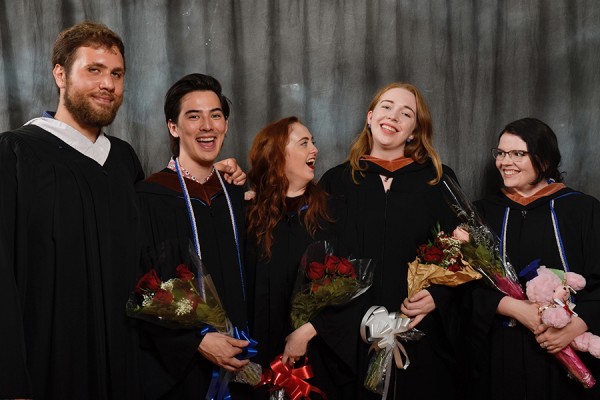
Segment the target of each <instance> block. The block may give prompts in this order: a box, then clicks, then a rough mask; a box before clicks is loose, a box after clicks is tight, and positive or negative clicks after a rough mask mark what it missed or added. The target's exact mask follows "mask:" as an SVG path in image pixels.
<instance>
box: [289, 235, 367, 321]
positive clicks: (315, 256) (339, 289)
mask: <svg viewBox="0 0 600 400" xmlns="http://www.w3.org/2000/svg"><path fill="white" fill-rule="evenodd" d="M374 265H375V263H374V262H373V260H371V259H347V258H344V257H339V256H336V255H334V249H333V247H332V246H331V245H330V244H329V243H328V242H327V241H318V242H314V243H312V244H310V245H309V246H308V247H307V249H306V251H305V252H304V255H303V256H302V259H301V261H300V266H299V268H298V278H297V280H296V288H295V290H294V292H295V294H294V296H293V297H292V303H291V310H290V318H291V322H292V326H293V328H294V329H297V328H299V327H300V326H302V325H304V324H305V323H307V322H308V321H310V320H311V318H313V317H314V316H315V315H317V314H318V313H319V311H321V310H323V309H324V308H325V307H328V306H340V305H343V304H346V303H348V302H349V301H350V300H352V299H354V298H356V297H358V296H360V295H361V294H363V293H364V292H366V291H367V290H368V289H369V288H370V287H371V284H372V283H373V268H374Z"/></svg>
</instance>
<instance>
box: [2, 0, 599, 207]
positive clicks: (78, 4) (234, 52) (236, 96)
mask: <svg viewBox="0 0 600 400" xmlns="http://www.w3.org/2000/svg"><path fill="white" fill-rule="evenodd" d="M84 19H90V20H94V21H98V22H102V23H104V24H106V25H108V26H109V27H110V28H111V29H113V30H114V31H116V32H117V33H119V34H120V35H121V36H122V37H123V39H124V41H125V45H126V59H127V74H126V93H125V101H124V103H123V106H122V107H121V110H120V112H119V115H118V116H117V119H116V120H115V122H114V123H113V124H112V126H110V127H109V128H108V131H109V132H110V133H111V134H113V135H115V136H118V137H121V138H123V139H125V140H127V141H129V142H130V143H131V144H132V145H133V146H134V148H135V149H136V151H137V152H138V154H139V156H140V159H141V160H142V164H143V166H144V168H145V170H146V173H151V172H154V171H156V170H158V169H160V168H162V167H163V166H164V165H165V163H166V162H167V159H168V156H169V152H168V131H167V128H166V124H165V121H164V117H163V112H162V109H163V98H164V94H165V92H166V90H167V89H168V87H169V86H170V85H171V84H172V83H174V82H175V81H176V80H177V79H179V78H180V77H181V76H183V75H184V74H187V73H191V72H201V73H207V74H210V75H213V76H215V77H216V78H217V79H219V80H220V81H221V83H222V85H223V87H224V91H225V94H226V95H227V96H228V97H229V98H230V99H231V102H232V114H231V119H230V124H229V127H230V131H229V135H228V137H227V139H226V142H225V146H224V149H223V151H222V156H223V157H226V156H232V157H236V158H237V159H238V161H239V162H240V163H241V164H242V165H243V166H244V167H247V164H248V162H247V154H248V150H249V148H250V145H251V143H252V140H253V138H254V135H255V134H256V133H257V132H258V131H259V130H260V128H261V127H263V126H264V125H266V124H267V123H269V122H271V121H273V120H275V119H279V118H282V117H284V116H288V115H297V116H298V117H300V119H301V120H302V121H303V122H304V123H305V124H306V125H307V126H308V128H309V129H310V130H311V132H312V133H313V135H314V136H315V138H316V141H317V146H318V147H319V160H318V161H317V176H320V175H321V174H322V173H323V172H324V171H325V170H327V169H328V168H330V167H332V166H333V165H336V164H337V163H339V162H341V161H343V160H344V158H345V157H346V155H347V151H348V149H349V146H350V144H351V142H352V140H353V139H354V137H355V136H356V134H357V133H358V132H359V130H360V129H361V127H362V125H363V124H364V120H365V117H366V111H367V107H368V104H369V102H370V99H371V97H372V95H373V94H374V92H375V91H376V90H377V89H378V88H379V87H381V86H383V85H385V84H387V83H389V82H392V81H406V82H410V83H412V84H414V85H416V86H417V87H418V88H419V89H420V90H421V91H422V93H423V94H424V96H425V98H426V100H427V102H428V104H429V107H430V109H431V114H432V118H433V124H434V132H435V139H434V140H435V141H434V144H435V146H436V148H437V149H438V150H439V152H440V155H441V156H442V160H443V161H444V163H445V164H447V165H449V166H450V167H452V168H453V169H454V170H455V171H456V173H457V175H458V177H459V179H460V181H461V184H462V186H463V187H464V188H465V190H466V192H467V193H468V194H469V195H470V196H471V197H472V198H479V197H481V196H483V195H484V194H486V193H489V192H490V191H491V190H493V189H494V188H497V187H498V185H499V180H498V179H497V177H496V175H497V173H496V172H495V169H494V166H493V160H492V159H491V156H490V155H489V149H490V148H491V147H494V146H495V144H496V142H497V137H498V134H499V133H500V130H501V129H502V128H503V127H504V125H506V123H508V122H510V121H513V120H515V119H518V118H522V117H526V116H534V117H537V118H540V119H542V120H543V121H545V122H546V123H548V124H549V125H550V126H551V127H552V128H553V129H554V131H555V132H556V134H557V135H558V138H559V144H560V147H561V150H562V153H563V164H562V168H561V170H564V171H566V172H567V175H566V183H567V184H569V185H570V186H573V187H575V188H577V189H580V190H582V191H585V192H587V193H590V194H592V195H594V196H596V197H600V168H599V167H600V158H599V157H598V153H599V149H600V144H598V139H597V135H598V133H597V131H598V129H599V128H600V110H599V107H598V104H600V90H599V88H600V72H599V71H600V2H597V1H595V0H553V1H547V0H530V1H524V0H504V1H502V0H496V1H492V0H478V1H459V0H449V1H437V0H404V1H402V0H398V1H393V0H369V1H364V0H330V1H302V0H294V1H292V0H271V1H267V0H227V1H226V0H211V1H198V0H175V1H173V0H148V1H139V0H138V1H131V0H69V1H64V0H22V1H8V0H6V1H3V2H1V5H0V58H1V61H0V98H1V99H2V100H0V131H5V130H8V129H12V128H16V127H18V126H20V125H22V124H23V123H24V122H26V121H28V120H29V119H31V118H33V117H36V116H39V115H40V114H41V112H42V111H44V110H53V109H55V107H56V103H57V90H56V87H55V85H54V81H53V78H52V65H51V64H50V51H51V48H52V44H53V41H54V39H55V37H56V35H57V34H58V32H59V31H60V30H61V29H63V28H65V27H67V26H70V25H72V24H74V23H76V22H79V21H81V20H84Z"/></svg>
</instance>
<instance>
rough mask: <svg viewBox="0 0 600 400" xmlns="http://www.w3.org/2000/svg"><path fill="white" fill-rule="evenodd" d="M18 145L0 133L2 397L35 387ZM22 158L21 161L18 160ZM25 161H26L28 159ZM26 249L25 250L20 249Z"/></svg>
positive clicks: (26, 392) (23, 393) (25, 392)
mask: <svg viewBox="0 0 600 400" xmlns="http://www.w3.org/2000/svg"><path fill="white" fill-rule="evenodd" d="M17 152H18V148H17V146H16V145H15V144H14V142H12V141H11V140H9V139H8V137H7V136H6V134H5V135H3V136H0V282H2V290H0V312H1V314H2V325H3V328H2V329H1V330H0V354H2V356H1V357H0V371H2V373H0V397H2V398H6V397H8V398H13V397H31V396H32V392H33V389H32V387H31V381H30V376H29V372H28V369H27V351H26V347H25V338H24V330H23V318H24V315H23V313H22V309H23V307H22V304H21V301H22V300H21V295H25V294H24V293H20V291H19V288H18V276H24V275H25V272H26V271H19V270H18V262H19V259H20V257H26V254H19V249H24V244H23V243H19V241H18V240H17V231H18V226H19V223H20V222H19V220H18V218H19V215H22V214H23V213H22V212H21V211H20V210H22V209H23V208H26V201H27V200H26V198H25V199H22V200H21V198H20V194H21V192H23V190H24V189H23V187H22V186H21V185H19V184H18V182H19V181H20V180H21V179H22V178H25V179H27V177H26V176H25V177H24V176H23V175H25V173H24V172H23V171H22V169H21V168H19V165H22V164H21V163H23V160H18V157H17ZM19 161H20V162H19ZM25 164H26V163H25ZM21 251H22V252H23V253H26V252H25V251H24V250H21Z"/></svg>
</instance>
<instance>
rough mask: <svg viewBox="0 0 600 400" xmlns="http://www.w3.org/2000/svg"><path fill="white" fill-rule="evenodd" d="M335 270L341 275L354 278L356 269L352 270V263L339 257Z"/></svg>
mask: <svg viewBox="0 0 600 400" xmlns="http://www.w3.org/2000/svg"><path fill="white" fill-rule="evenodd" d="M337 272H338V274H340V275H343V276H351V277H352V278H356V271H354V265H352V263H351V262H350V261H348V259H346V258H342V259H340V263H339V264H338V266H337Z"/></svg>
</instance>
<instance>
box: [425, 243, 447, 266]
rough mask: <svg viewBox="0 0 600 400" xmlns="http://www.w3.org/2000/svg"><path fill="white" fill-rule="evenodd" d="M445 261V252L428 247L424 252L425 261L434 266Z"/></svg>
mask: <svg viewBox="0 0 600 400" xmlns="http://www.w3.org/2000/svg"><path fill="white" fill-rule="evenodd" d="M443 259H444V252H443V251H442V250H440V249H438V248H437V247H435V246H431V247H427V248H426V249H425V251H424V252H423V260H424V261H425V262H428V263H432V264H439V263H441V262H442V260H443Z"/></svg>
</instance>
